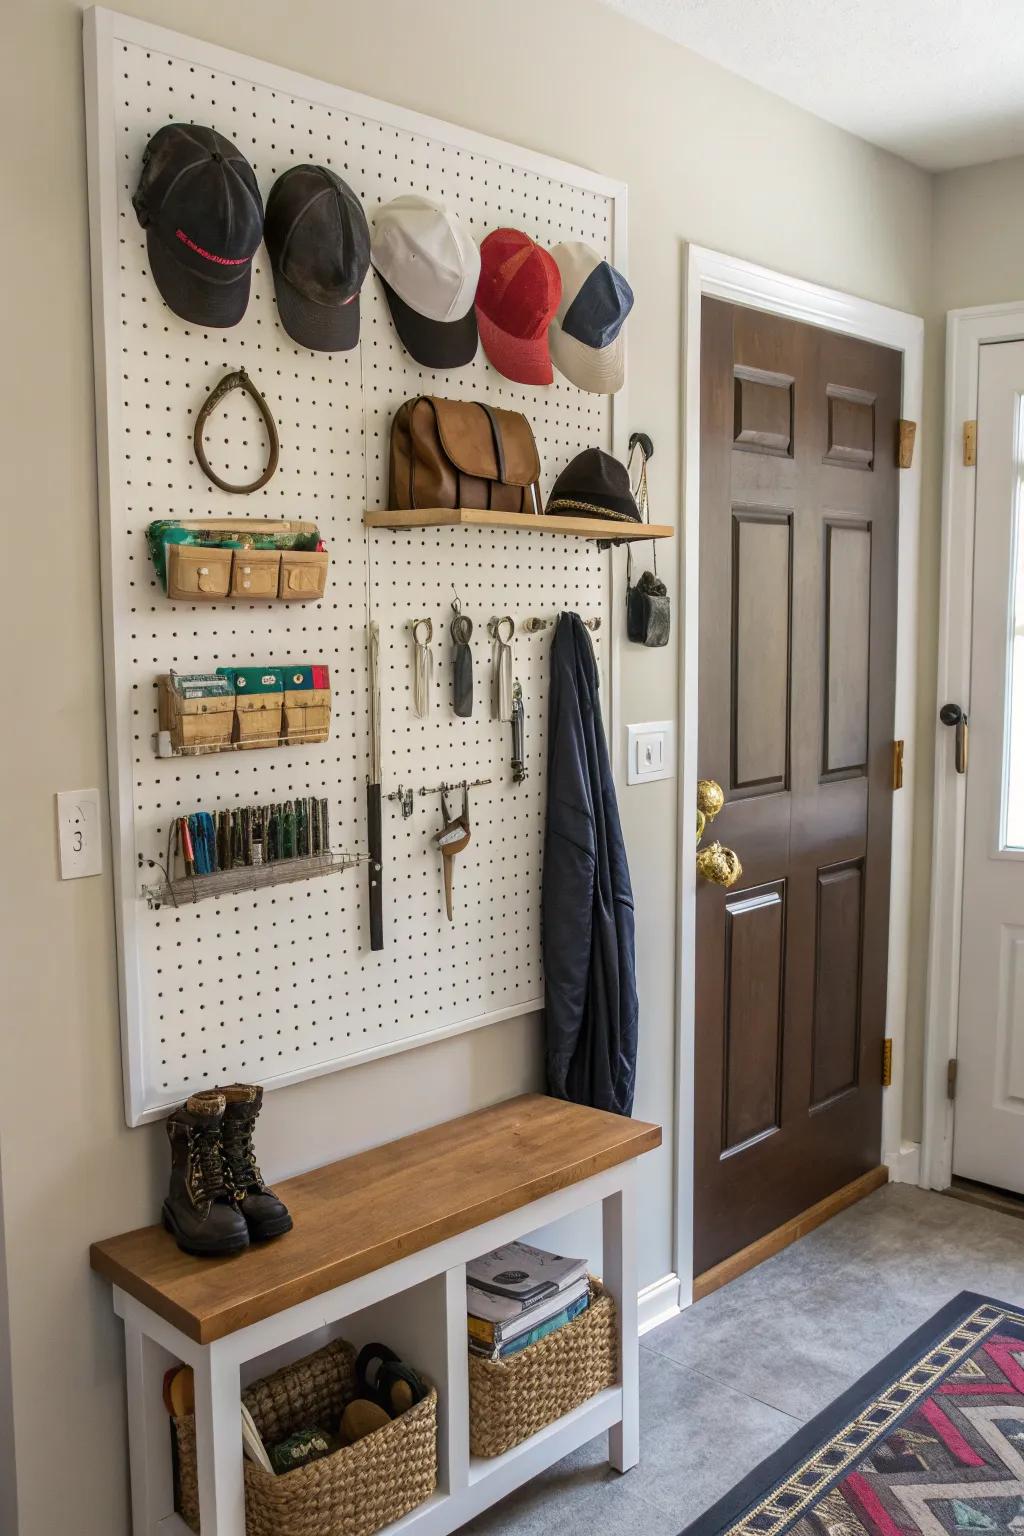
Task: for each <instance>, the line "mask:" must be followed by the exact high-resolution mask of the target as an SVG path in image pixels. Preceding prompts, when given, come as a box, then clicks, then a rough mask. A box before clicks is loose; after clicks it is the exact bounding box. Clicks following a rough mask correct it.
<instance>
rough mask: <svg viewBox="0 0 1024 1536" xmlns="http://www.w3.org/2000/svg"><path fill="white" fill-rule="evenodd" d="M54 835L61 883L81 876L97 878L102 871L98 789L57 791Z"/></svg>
mask: <svg viewBox="0 0 1024 1536" xmlns="http://www.w3.org/2000/svg"><path fill="white" fill-rule="evenodd" d="M57 835H58V839H59V843H60V877H61V879H62V880H79V879H81V877H82V876H83V875H98V874H100V873H101V872H102V870H103V849H102V847H101V844H100V792H99V790H98V789H65V790H60V791H59V792H58V794H57Z"/></svg>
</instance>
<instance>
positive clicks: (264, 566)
mask: <svg viewBox="0 0 1024 1536" xmlns="http://www.w3.org/2000/svg"><path fill="white" fill-rule="evenodd" d="M280 580H281V551H280V550H278V549H236V550H235V551H234V559H233V561H232V566H231V596H232V597H243V598H244V597H253V598H255V597H276V596H277V588H278V585H279V583H280Z"/></svg>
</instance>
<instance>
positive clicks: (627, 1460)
mask: <svg viewBox="0 0 1024 1536" xmlns="http://www.w3.org/2000/svg"><path fill="white" fill-rule="evenodd" d="M634 1178H635V1167H634V1165H632V1164H630V1165H629V1166H628V1167H627V1168H626V1169H625V1170H624V1177H623V1187H622V1189H621V1190H618V1191H617V1192H616V1193H615V1194H613V1195H608V1196H606V1197H605V1199H604V1200H603V1201H602V1204H601V1214H602V1223H603V1228H604V1283H605V1285H606V1286H607V1287H608V1290H609V1291H610V1292H611V1294H612V1296H613V1297H614V1299H615V1307H616V1311H617V1313H618V1331H619V1340H618V1342H619V1379H620V1381H621V1384H622V1422H621V1423H619V1424H615V1425H613V1426H612V1428H611V1429H610V1430H609V1431H608V1460H609V1461H610V1462H611V1464H612V1466H613V1467H614V1468H615V1470H616V1471H617V1472H628V1471H629V1469H630V1467H635V1466H636V1464H637V1462H638V1461H639V1460H640V1343H639V1337H638V1329H639V1317H638V1313H637V1263H636V1203H635V1190H634Z"/></svg>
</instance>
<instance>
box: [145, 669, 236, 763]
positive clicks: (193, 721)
mask: <svg viewBox="0 0 1024 1536" xmlns="http://www.w3.org/2000/svg"><path fill="white" fill-rule="evenodd" d="M187 681H188V679H187V678H186V679H184V680H183V682H184V683H186V684H187ZM157 713H158V717H159V723H160V729H161V731H167V732H169V734H170V738H171V746H172V748H173V749H174V751H176V752H223V751H225V750H226V749H227V748H228V747H230V745H231V735H232V731H233V729H234V723H235V698H234V694H231V693H225V694H219V695H216V696H214V697H199V698H192V699H190V698H185V697H184V696H183V694H182V693H181V692H180V691H179V690H178V689H176V688H175V686H174V683H173V681H172V679H171V678H170V677H169V676H167V675H165V676H163V677H158V678H157Z"/></svg>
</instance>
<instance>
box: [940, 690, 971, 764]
mask: <svg viewBox="0 0 1024 1536" xmlns="http://www.w3.org/2000/svg"><path fill="white" fill-rule="evenodd" d="M939 719H940V720H941V721H942V723H943V725H952V726H955V727H956V755H955V757H954V763H955V765H956V771H957V773H966V772H967V716H966V714H965V713H964V711H963V710H962V709H961V708H960V705H959V704H943V706H942V708H941V709H940V710H939Z"/></svg>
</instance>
